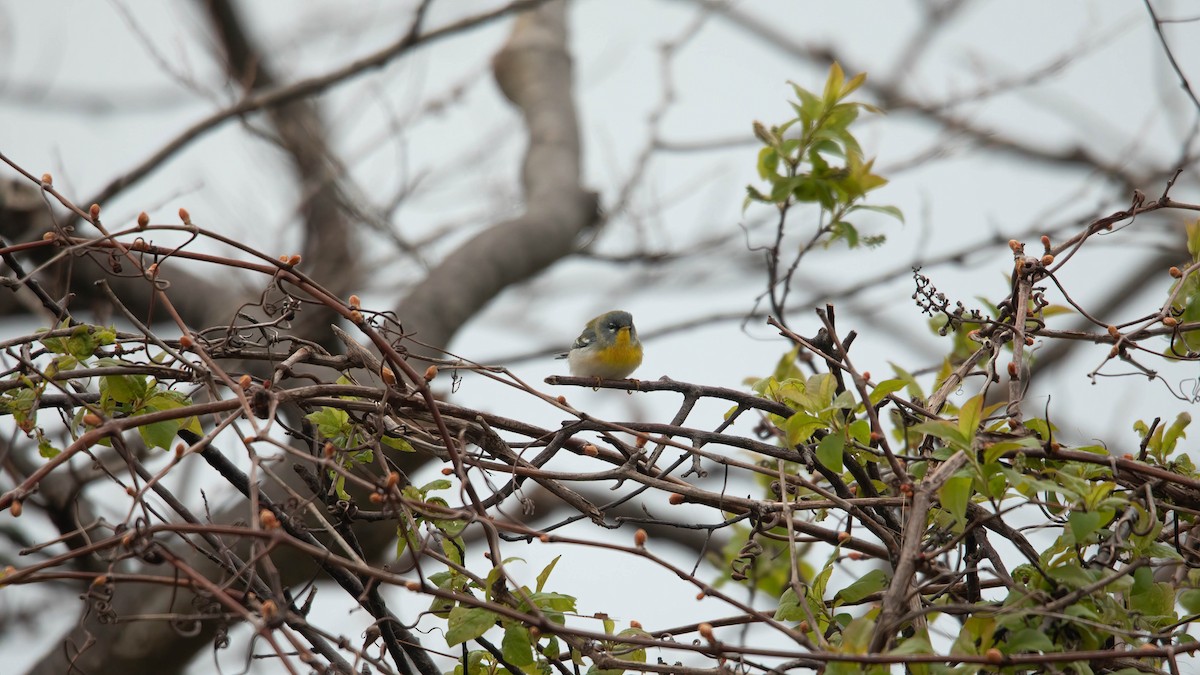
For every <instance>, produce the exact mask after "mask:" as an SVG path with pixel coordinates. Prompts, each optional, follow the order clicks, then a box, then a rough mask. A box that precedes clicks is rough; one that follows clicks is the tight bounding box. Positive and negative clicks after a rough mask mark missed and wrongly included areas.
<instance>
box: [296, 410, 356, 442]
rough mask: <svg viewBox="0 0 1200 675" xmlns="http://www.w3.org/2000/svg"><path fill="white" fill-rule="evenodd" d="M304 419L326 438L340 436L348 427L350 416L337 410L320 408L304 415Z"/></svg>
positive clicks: (343, 411)
mask: <svg viewBox="0 0 1200 675" xmlns="http://www.w3.org/2000/svg"><path fill="white" fill-rule="evenodd" d="M304 418H305V419H307V420H308V421H309V422H312V423H313V424H314V425H315V426H316V427H317V430H318V431H319V432H321V435H322V436H324V437H326V438H336V437H337V436H341V435H343V434H344V433H346V431H347V430H348V427H349V426H350V414H349V413H347V412H346V411H345V410H340V409H338V408H328V407H326V408H321V409H320V410H318V411H316V412H311V413H309V414H307V415H305V416H304Z"/></svg>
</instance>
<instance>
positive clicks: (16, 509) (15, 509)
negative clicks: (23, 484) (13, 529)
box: [8, 499, 25, 518]
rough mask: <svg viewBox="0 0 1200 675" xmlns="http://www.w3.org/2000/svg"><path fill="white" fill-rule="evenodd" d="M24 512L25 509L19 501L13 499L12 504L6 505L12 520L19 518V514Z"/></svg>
mask: <svg viewBox="0 0 1200 675" xmlns="http://www.w3.org/2000/svg"><path fill="white" fill-rule="evenodd" d="M24 510H25V507H24V505H22V504H21V500H20V499H14V500H13V501H12V504H9V505H8V512H9V513H11V514H12V517H13V518H20V517H21V513H22V512H23V511H24Z"/></svg>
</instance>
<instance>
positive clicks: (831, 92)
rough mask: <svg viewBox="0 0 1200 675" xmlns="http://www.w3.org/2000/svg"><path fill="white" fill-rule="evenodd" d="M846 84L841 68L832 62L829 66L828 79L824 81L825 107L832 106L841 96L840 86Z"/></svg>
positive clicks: (844, 74)
mask: <svg viewBox="0 0 1200 675" xmlns="http://www.w3.org/2000/svg"><path fill="white" fill-rule="evenodd" d="M845 82H846V73H845V72H843V71H842V66H841V65H839V64H838V62H837V61H834V62H833V63H832V64H831V65H830V66H829V77H828V78H826V79H825V94H824V98H825V101H824V102H825V105H826V106H832V105H833V104H834V103H837V100H838V99H839V98H841V96H842V85H843V84H845Z"/></svg>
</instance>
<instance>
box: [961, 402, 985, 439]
mask: <svg viewBox="0 0 1200 675" xmlns="http://www.w3.org/2000/svg"><path fill="white" fill-rule="evenodd" d="M982 415H983V394H979V395H977V396H972V397H971V398H970V399H968V400H967V401H966V402H965V403H963V404H962V406H960V407H959V409H958V431H959V433H961V434H962V435H963V438H975V432H976V431H978V429H979V420H980V418H981V417H982Z"/></svg>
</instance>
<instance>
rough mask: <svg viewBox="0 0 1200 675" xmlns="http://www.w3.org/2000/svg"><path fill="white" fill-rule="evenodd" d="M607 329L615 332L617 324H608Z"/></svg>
mask: <svg viewBox="0 0 1200 675" xmlns="http://www.w3.org/2000/svg"><path fill="white" fill-rule="evenodd" d="M608 329H609V330H616V329H617V324H616V322H612V323H609V324H608Z"/></svg>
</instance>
